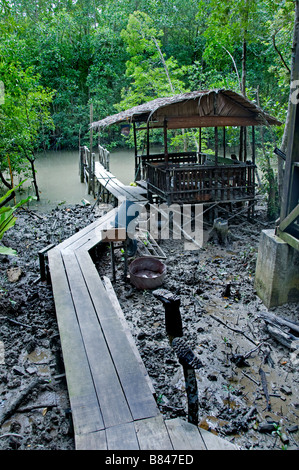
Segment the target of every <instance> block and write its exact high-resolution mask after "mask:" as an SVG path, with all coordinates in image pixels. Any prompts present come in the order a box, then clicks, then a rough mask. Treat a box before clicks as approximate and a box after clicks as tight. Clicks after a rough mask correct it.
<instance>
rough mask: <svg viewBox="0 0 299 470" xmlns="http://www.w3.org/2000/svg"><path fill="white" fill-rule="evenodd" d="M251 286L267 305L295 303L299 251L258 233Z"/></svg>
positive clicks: (298, 293)
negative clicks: (258, 239) (253, 280)
mask: <svg viewBox="0 0 299 470" xmlns="http://www.w3.org/2000/svg"><path fill="white" fill-rule="evenodd" d="M255 289H256V291H257V295H258V296H259V297H260V298H261V300H262V301H263V303H264V304H265V306H266V307H267V308H272V307H276V306H279V305H283V304H285V303H287V302H299V251H297V250H295V249H294V248H292V247H291V246H290V245H288V244H287V243H286V242H284V241H283V240H281V238H279V237H277V236H276V235H275V231H274V230H263V231H262V233H261V238H260V243H259V250H258V258H257V263H256V272H255Z"/></svg>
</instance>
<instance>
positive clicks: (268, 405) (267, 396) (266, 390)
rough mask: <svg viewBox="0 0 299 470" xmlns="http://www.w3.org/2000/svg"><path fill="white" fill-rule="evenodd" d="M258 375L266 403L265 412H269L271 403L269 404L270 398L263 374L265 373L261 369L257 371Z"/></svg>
mask: <svg viewBox="0 0 299 470" xmlns="http://www.w3.org/2000/svg"><path fill="white" fill-rule="evenodd" d="M259 374H260V376H261V381H262V387H263V391H264V394H265V397H266V401H267V410H268V411H270V410H271V403H270V397H269V393H268V387H267V379H266V374H265V372H264V371H263V369H262V368H261V367H260V369H259Z"/></svg>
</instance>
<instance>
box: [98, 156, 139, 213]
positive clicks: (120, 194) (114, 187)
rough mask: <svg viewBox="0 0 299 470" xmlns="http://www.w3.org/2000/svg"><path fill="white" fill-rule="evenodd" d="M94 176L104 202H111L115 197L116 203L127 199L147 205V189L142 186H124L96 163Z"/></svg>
mask: <svg viewBox="0 0 299 470" xmlns="http://www.w3.org/2000/svg"><path fill="white" fill-rule="evenodd" d="M94 176H95V178H96V180H97V181H98V183H99V186H100V193H101V198H102V200H103V201H105V202H109V198H110V196H113V198H114V199H115V201H121V200H123V199H127V200H128V201H131V202H135V203H140V204H146V203H147V198H146V197H145V195H146V193H147V191H146V189H144V188H142V187H140V186H128V185H124V184H123V183H122V182H121V181H119V180H118V179H117V178H116V177H115V176H114V175H113V174H112V173H110V172H109V171H108V170H106V169H105V168H104V166H103V165H102V164H101V163H99V162H95V165H94Z"/></svg>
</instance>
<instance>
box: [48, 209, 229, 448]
mask: <svg viewBox="0 0 299 470" xmlns="http://www.w3.org/2000/svg"><path fill="white" fill-rule="evenodd" d="M116 210H117V209H113V210H111V211H110V212H108V213H107V214H106V215H104V216H103V217H101V218H99V219H98V220H97V221H96V222H93V223H92V224H90V225H89V226H87V227H86V228H84V229H83V230H81V231H79V232H78V233H76V234H75V235H73V236H72V237H70V238H69V239H68V240H65V241H64V242H62V243H61V244H60V245H58V246H56V247H55V248H53V249H52V250H50V251H49V253H48V260H49V268H50V274H51V280H52V289H53V295H54V301H55V308H56V314H57V321H58V327H59V333H60V338H61V346H62V353H63V359H64V365H65V372H66V379H67V386H68V393H69V399H70V404H71V409H72V417H73V424H74V434H75V447H76V449H78V450H80V449H81V450H133V449H134V450H138V449H139V450H182V449H196V450H198V449H210V448H219V449H223V448H225V449H232V448H233V449H235V448H236V447H235V446H233V445H231V444H230V443H226V441H223V440H222V439H220V440H219V438H217V437H216V436H214V435H212V434H210V433H208V438H206V432H205V431H203V430H201V429H199V428H198V427H196V426H194V425H192V424H190V423H187V422H186V421H183V420H181V419H176V420H168V421H167V420H166V421H165V420H164V419H163V416H162V415H161V413H160V411H159V409H158V407H157V404H156V400H155V397H154V389H153V387H152V384H151V381H150V378H149V376H148V374H147V371H146V369H145V367H144V364H143V362H142V359H141V357H140V355H139V353H138V350H137V348H136V345H135V343H134V340H133V338H132V336H131V334H130V331H129V328H128V325H127V324H126V320H125V318H124V316H123V313H122V311H121V308H120V305H119V303H118V300H117V297H116V295H115V293H114V290H113V287H112V285H111V283H110V282H109V279H107V278H104V281H102V280H101V279H100V277H99V274H98V271H97V270H96V267H95V265H94V263H93V261H92V258H91V256H90V250H91V249H92V248H93V247H95V246H96V245H97V244H98V243H100V241H101V230H103V229H105V228H107V225H108V224H109V223H110V222H111V221H113V220H114V219H115V215H116Z"/></svg>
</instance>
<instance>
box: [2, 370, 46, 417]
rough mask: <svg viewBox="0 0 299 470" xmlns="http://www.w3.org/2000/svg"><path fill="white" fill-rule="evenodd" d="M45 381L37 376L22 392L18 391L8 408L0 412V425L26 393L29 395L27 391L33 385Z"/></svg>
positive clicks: (11, 413) (23, 398) (12, 412)
mask: <svg viewBox="0 0 299 470" xmlns="http://www.w3.org/2000/svg"><path fill="white" fill-rule="evenodd" d="M45 382H46V381H45V380H44V379H41V378H39V377H38V378H36V379H34V380H33V381H32V382H30V384H29V385H28V386H27V387H26V388H25V389H24V390H23V391H22V392H20V393H19V395H18V396H17V397H16V398H15V400H13V401H12V402H11V403H10V404H9V406H8V408H7V409H6V410H4V411H3V412H2V413H1V414H0V426H2V424H3V423H4V422H5V421H6V420H7V419H8V418H10V417H11V416H12V415H13V414H14V412H15V410H16V409H17V408H18V406H19V405H20V404H21V403H22V402H23V401H24V400H25V398H26V397H27V395H29V393H30V392H31V391H32V390H33V389H34V388H35V387H37V386H38V385H40V384H43V383H45Z"/></svg>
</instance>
